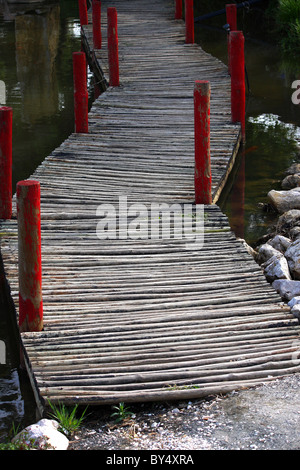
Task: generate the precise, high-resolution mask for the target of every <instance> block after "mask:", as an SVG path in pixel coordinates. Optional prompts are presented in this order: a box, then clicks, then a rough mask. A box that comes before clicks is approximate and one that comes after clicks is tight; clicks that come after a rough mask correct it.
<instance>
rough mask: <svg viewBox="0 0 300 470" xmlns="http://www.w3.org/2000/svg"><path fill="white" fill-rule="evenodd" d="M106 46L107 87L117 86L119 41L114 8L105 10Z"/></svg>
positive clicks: (118, 83)
mask: <svg viewBox="0 0 300 470" xmlns="http://www.w3.org/2000/svg"><path fill="white" fill-rule="evenodd" d="M107 44H108V66H109V85H110V86H119V85H120V77H119V40H118V15H117V10H116V8H114V7H109V8H108V9H107Z"/></svg>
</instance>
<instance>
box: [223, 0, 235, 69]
mask: <svg viewBox="0 0 300 470" xmlns="http://www.w3.org/2000/svg"><path fill="white" fill-rule="evenodd" d="M226 21H227V24H229V27H230V31H236V30H237V7H236V4H235V3H230V4H229V5H226ZM227 48H228V70H229V73H230V74H231V70H230V40H229V35H228V36H227Z"/></svg>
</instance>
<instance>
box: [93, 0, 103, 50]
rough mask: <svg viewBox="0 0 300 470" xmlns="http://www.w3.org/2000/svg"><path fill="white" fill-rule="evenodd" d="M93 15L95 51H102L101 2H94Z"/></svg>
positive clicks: (98, 0) (97, 0)
mask: <svg viewBox="0 0 300 470" xmlns="http://www.w3.org/2000/svg"><path fill="white" fill-rule="evenodd" d="M92 15H93V43H94V49H101V47H102V34H101V1H100V0H93V4H92Z"/></svg>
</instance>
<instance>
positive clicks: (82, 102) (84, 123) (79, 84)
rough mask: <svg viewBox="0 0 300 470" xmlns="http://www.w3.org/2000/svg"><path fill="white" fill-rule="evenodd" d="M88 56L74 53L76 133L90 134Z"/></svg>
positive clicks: (82, 53)
mask: <svg viewBox="0 0 300 470" xmlns="http://www.w3.org/2000/svg"><path fill="white" fill-rule="evenodd" d="M86 68H87V65H86V56H85V53H84V52H73V79H74V115H75V132H77V133H88V99H89V97H88V91H87V72H86Z"/></svg>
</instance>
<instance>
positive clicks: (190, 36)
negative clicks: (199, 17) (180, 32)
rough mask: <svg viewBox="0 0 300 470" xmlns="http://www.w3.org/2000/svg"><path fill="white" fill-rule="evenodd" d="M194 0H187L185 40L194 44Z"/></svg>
mask: <svg viewBox="0 0 300 470" xmlns="http://www.w3.org/2000/svg"><path fill="white" fill-rule="evenodd" d="M194 31H195V28H194V0H185V42H186V44H194V41H195V34H194Z"/></svg>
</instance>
